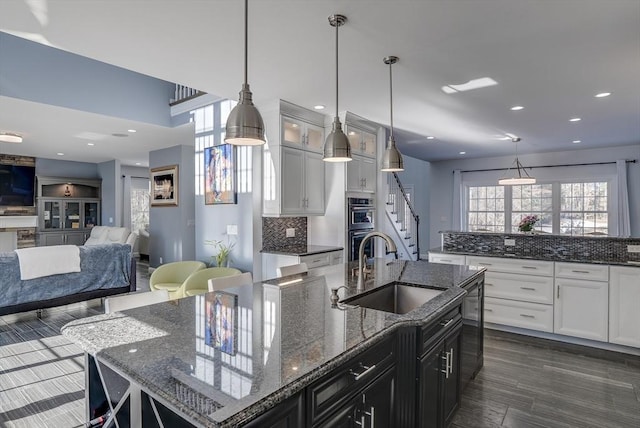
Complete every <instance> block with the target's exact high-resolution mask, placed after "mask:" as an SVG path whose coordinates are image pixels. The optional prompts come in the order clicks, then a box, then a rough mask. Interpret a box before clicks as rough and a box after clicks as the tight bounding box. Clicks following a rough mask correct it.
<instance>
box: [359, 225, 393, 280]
mask: <svg viewBox="0 0 640 428" xmlns="http://www.w3.org/2000/svg"><path fill="white" fill-rule="evenodd" d="M376 236H377V237H379V238H382V239H384V240H385V242H386V243H387V254H389V253H394V254H395V256H396V259H397V258H398V247H397V246H396V243H395V242H393V239H391V237H390V236H389V235H387V234H386V233H382V232H370V233H367V234H366V235H365V237H364V238H362V242H360V249H359V251H358V287H357V289H358V290H363V289H364V281H365V278H364V276H365V267H366V266H367V257H366V256H365V254H364V247H365V246H366V245H367V242H369V240H371V239H373V238H375V237H376Z"/></svg>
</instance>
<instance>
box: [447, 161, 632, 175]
mask: <svg viewBox="0 0 640 428" xmlns="http://www.w3.org/2000/svg"><path fill="white" fill-rule="evenodd" d="M626 162H627V163H636V162H637V161H636V160H635V159H631V160H626ZM615 163H616V162H591V163H570V164H564V165H540V166H527V167H525V169H534V168H558V167H567V166H588V165H610V164H615ZM508 169H509V168H490V169H468V170H464V171H460V173H463V172H486V171H506V170H508ZM453 172H455V171H453Z"/></svg>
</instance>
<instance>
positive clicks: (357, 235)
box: [349, 229, 375, 261]
mask: <svg viewBox="0 0 640 428" xmlns="http://www.w3.org/2000/svg"><path fill="white" fill-rule="evenodd" d="M372 231H373V229H360V230H350V231H349V261H353V260H358V251H359V250H360V243H362V240H363V239H364V237H365V236H366V235H367V234H368V233H369V232H372ZM374 242H375V241H374V240H373V239H370V240H369V242H367V244H366V245H365V247H364V253H365V254H366V256H367V258H372V257H373V256H374V254H375V247H374V245H375V244H374Z"/></svg>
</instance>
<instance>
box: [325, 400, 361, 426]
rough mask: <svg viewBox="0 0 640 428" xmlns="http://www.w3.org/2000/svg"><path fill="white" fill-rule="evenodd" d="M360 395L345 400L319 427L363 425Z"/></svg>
mask: <svg viewBox="0 0 640 428" xmlns="http://www.w3.org/2000/svg"><path fill="white" fill-rule="evenodd" d="M361 405H362V396H360V395H358V396H356V398H353V399H352V400H351V401H349V402H347V404H345V405H344V406H342V407H341V408H340V409H339V410H338V411H337V412H335V413H333V414H332V415H331V416H329V418H328V419H326V420H325V421H324V422H322V423H321V424H319V425H315V426H317V427H319V428H356V427H363V426H365V425H364V424H363V423H362V421H363V418H364V415H363V414H362V412H361V411H360V407H361Z"/></svg>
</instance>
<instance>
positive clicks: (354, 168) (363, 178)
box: [347, 155, 377, 193]
mask: <svg viewBox="0 0 640 428" xmlns="http://www.w3.org/2000/svg"><path fill="white" fill-rule="evenodd" d="M376 172H377V169H376V160H375V159H372V158H366V157H363V156H358V155H352V160H351V162H347V190H349V191H355V192H370V193H375V191H376Z"/></svg>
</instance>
